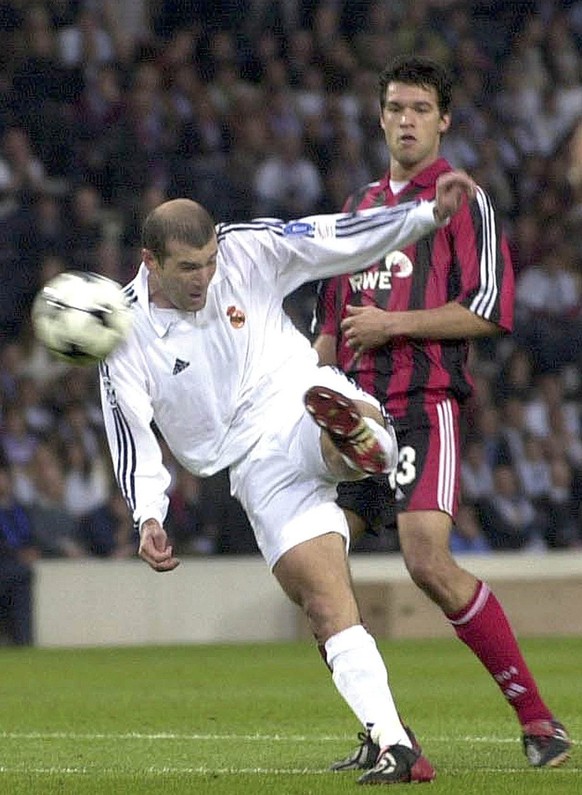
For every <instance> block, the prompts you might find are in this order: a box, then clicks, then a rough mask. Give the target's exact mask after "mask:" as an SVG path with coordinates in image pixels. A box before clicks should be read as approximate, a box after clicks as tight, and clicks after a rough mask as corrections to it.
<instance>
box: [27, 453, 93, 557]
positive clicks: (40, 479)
mask: <svg viewBox="0 0 582 795" xmlns="http://www.w3.org/2000/svg"><path fill="white" fill-rule="evenodd" d="M39 462H40V459H38V458H37V459H36V460H35V462H34V464H35V465H34V466H33V467H32V470H31V472H32V485H33V488H34V495H33V497H32V501H31V502H30V504H29V505H27V506H26V508H27V512H28V515H29V517H30V523H31V529H32V538H33V543H34V546H35V547H37V548H38V550H39V552H40V555H41V557H43V558H60V557H62V558H80V557H83V554H84V552H83V548H82V546H81V544H80V543H79V540H78V521H77V519H76V518H75V517H74V516H73V514H71V513H70V512H69V511H68V510H67V508H66V505H65V473H64V470H63V466H62V464H61V462H60V460H59V459H58V458H57V457H56V456H54V457H46V459H45V460H44V461H43V466H42V467H40V466H39Z"/></svg>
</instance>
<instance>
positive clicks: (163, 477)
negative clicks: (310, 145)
mask: <svg viewBox="0 0 582 795" xmlns="http://www.w3.org/2000/svg"><path fill="white" fill-rule="evenodd" d="M473 193H474V184H473V182H472V180H470V178H469V177H467V175H465V174H464V173H462V172H450V173H448V174H445V175H443V177H441V178H440V183H439V184H438V185H437V196H436V200H435V201H434V202H422V203H414V202H411V203H410V204H406V205H400V206H398V207H396V208H385V207H381V208H378V209H372V210H366V211H363V212H360V213H357V214H336V215H322V216H311V217H308V218H302V219H299V220H296V221H291V222H282V221H281V222H279V221H267V220H257V221H252V222H246V223H237V224H232V223H231V224H219V225H217V226H215V224H214V222H213V220H212V219H211V217H210V216H209V214H208V213H207V212H206V210H205V209H204V208H203V207H201V206H200V205H199V204H197V203H195V202H193V201H190V200H187V199H176V200H173V201H168V202H165V203H164V204H162V205H160V206H159V207H157V208H156V209H155V210H154V211H153V212H152V213H150V215H149V216H148V218H147V219H146V221H145V224H144V229H143V252H142V256H143V261H142V263H141V266H140V268H139V271H138V273H137V275H136V277H135V279H134V280H133V281H132V282H131V283H130V284H129V285H128V287H127V293H128V296H129V297H130V299H131V300H132V306H133V316H134V317H133V327H132V330H131V332H130V334H129V336H128V338H127V339H126V340H125V341H124V343H123V344H122V345H121V346H120V347H119V348H117V349H116V350H115V351H114V353H113V354H111V355H110V356H109V357H108V358H107V359H106V360H105V361H103V362H102V363H101V366H100V378H101V392H102V405H103V413H104V420H105V427H106V431H107V437H108V442H109V446H110V450H111V455H112V460H113V466H114V471H115V474H116V478H117V482H118V484H119V487H120V489H121V491H122V493H123V495H124V497H125V499H126V501H127V503H128V505H129V506H130V509H131V511H132V513H133V517H134V520H135V522H136V523H137V526H138V527H139V532H140V539H141V540H140V547H139V555H140V556H141V557H142V558H143V560H145V561H146V562H147V563H148V564H149V565H150V566H151V567H152V568H153V569H155V570H156V571H159V572H164V571H171V570H172V569H174V568H175V567H176V566H177V565H178V563H179V561H178V560H177V558H175V557H174V555H173V551H172V547H171V545H170V544H169V542H168V538H167V535H166V532H165V530H164V527H163V522H164V519H165V516H166V511H167V505H168V498H167V496H166V490H167V488H168V486H169V483H170V476H169V473H168V472H167V470H166V469H165V468H164V465H163V462H162V454H161V450H160V447H159V445H158V441H157V436H156V432H155V430H154V428H153V426H154V424H155V428H156V429H157V431H158V432H159V433H160V434H161V435H162V436H163V437H164V439H165V441H166V442H167V444H168V446H169V448H170V450H171V451H172V453H173V454H174V456H175V457H176V459H177V460H178V461H179V462H180V463H181V464H182V466H184V467H185V468H186V469H187V470H189V471H190V472H192V473H194V474H195V475H198V476H209V475H212V474H213V473H215V472H218V471H219V470H221V469H223V468H225V467H227V468H228V470H229V474H230V481H231V491H232V494H233V495H234V496H235V497H236V498H237V499H238V500H239V501H240V502H241V504H242V506H243V507H244V509H245V511H246V513H247V515H248V518H249V520H250V523H251V525H252V527H253V530H254V533H255V536H256V539H257V543H258V546H259V548H260V550H261V553H262V555H263V557H264V559H265V561H266V563H267V564H268V566H269V567H270V569H271V570H272V572H273V574H274V575H275V577H276V578H277V580H278V582H279V583H280V585H281V587H282V588H283V590H284V591H285V593H286V594H287V596H288V597H289V598H290V599H291V600H292V601H293V602H295V603H297V604H298V605H300V607H301V608H302V609H303V611H304V612H305V614H306V616H307V618H308V620H309V622H310V626H311V628H312V631H313V634H314V636H315V638H316V639H317V642H318V643H319V645H320V648H322V650H323V653H324V655H325V659H326V661H327V664H328V666H329V668H330V670H331V672H332V676H333V681H334V683H335V685H336V687H337V689H338V691H339V693H340V694H341V696H342V697H343V698H344V699H345V701H346V702H347V704H348V705H349V706H350V707H351V709H352V710H353V712H354V713H355V714H356V716H357V717H358V719H359V720H360V721H361V723H362V726H363V727H364V728H365V729H368V728H369V729H370V730H371V734H372V736H373V737H374V741H375V742H376V743H377V744H378V745H379V746H380V748H381V749H385V748H387V747H390V750H391V753H390V754H389V755H388V756H386V754H385V756H386V758H388V757H390V758H391V759H392V760H393V761H394V774H393V775H392V774H389V775H388V777H384V780H387V781H388V783H393V782H394V783H396V782H400V781H430V780H431V779H432V778H434V775H435V773H434V770H433V768H432V766H431V765H430V763H429V762H428V760H426V759H425V758H424V757H423V756H422V755H421V752H420V749H419V747H418V745H417V744H416V742H415V741H414V736H413V735H412V733H411V732H410V730H408V729H406V728H405V727H404V726H403V724H402V723H401V721H400V718H399V716H398V713H397V710H396V707H395V704H394V700H393V697H392V694H391V692H390V688H389V685H388V677H387V671H386V667H385V664H384V662H383V660H382V657H381V656H380V653H379V651H378V649H377V647H376V643H375V641H374V639H373V638H372V636H371V635H370V634H369V633H368V632H367V630H366V629H365V628H364V626H363V625H362V623H361V619H360V613H359V610H358V605H357V603H356V600H355V597H354V593H353V589H352V584H351V580H350V573H349V566H348V559H347V547H348V539H349V531H348V526H347V523H346V520H345V518H344V515H343V512H342V511H341V509H340V508H338V507H337V505H336V503H335V498H336V485H337V483H338V482H339V481H341V480H346V479H347V478H350V477H351V478H359V477H365V476H366V475H367V474H369V473H371V472H380V471H390V470H391V469H392V468H393V467H394V466H395V465H396V461H397V445H396V440H395V436H394V432H393V430H392V428H391V426H390V424H389V423H387V425H388V427H385V424H384V419H383V416H382V413H381V410H380V407H379V404H378V403H377V401H376V400H375V399H374V398H372V397H371V396H369V395H367V394H366V393H364V392H362V391H361V390H360V389H359V388H358V387H356V386H355V385H354V384H352V383H351V382H350V381H349V380H348V379H347V378H346V377H345V376H344V375H343V374H341V373H340V372H339V371H337V370H335V369H333V368H320V367H318V360H317V354H316V352H315V351H314V350H313V349H312V348H311V346H310V344H309V342H308V340H307V339H306V338H305V337H304V336H303V335H302V334H301V333H300V332H299V331H298V330H297V329H296V328H295V327H294V326H293V324H292V322H291V321H290V319H289V318H288V317H287V316H286V314H285V312H284V310H283V299H284V298H285V296H286V295H288V294H289V293H291V292H292V291H293V290H295V289H296V288H297V287H299V286H300V285H301V284H303V283H305V282H307V281H313V280H316V279H320V278H324V277H328V276H332V275H334V274H337V273H345V272H347V273H351V272H353V271H356V270H358V269H360V268H364V267H366V266H367V265H368V264H370V263H372V262H375V261H377V260H379V259H381V258H382V259H383V257H384V256H385V255H386V254H387V253H388V252H390V251H392V250H394V249H399V248H402V247H403V246H405V245H407V244H408V243H410V242H412V241H413V240H416V239H418V238H420V237H422V236H424V235H426V234H429V233H430V232H431V231H433V230H434V229H436V228H437V227H438V226H440V225H442V224H444V223H446V222H447V219H448V218H449V217H450V216H451V215H452V214H453V213H454V212H455V211H456V210H457V209H458V207H459V206H460V203H461V202H462V201H465V200H466V198H467V197H468V198H469V199H470V198H472V196H473ZM354 353H355V355H357V351H355V352H354ZM306 409H307V410H306ZM313 420H315V422H314V421H313ZM361 783H366V781H365V775H364V776H363V777H362V779H361Z"/></svg>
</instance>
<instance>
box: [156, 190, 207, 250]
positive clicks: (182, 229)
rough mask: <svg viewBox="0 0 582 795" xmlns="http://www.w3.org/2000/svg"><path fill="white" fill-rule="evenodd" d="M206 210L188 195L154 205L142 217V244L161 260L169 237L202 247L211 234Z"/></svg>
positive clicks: (195, 246)
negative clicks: (188, 197)
mask: <svg viewBox="0 0 582 795" xmlns="http://www.w3.org/2000/svg"><path fill="white" fill-rule="evenodd" d="M214 233H215V230H214V221H213V219H212V217H211V215H210V213H209V212H208V211H207V210H206V209H205V208H204V207H203V206H202V205H201V204H198V202H195V201H192V200H191V199H172V200H171V201H168V202H164V203H163V204H160V205H159V206H158V207H156V208H155V209H154V210H152V212H151V213H150V214H149V215H148V217H147V218H146V220H145V222H144V225H143V230H142V245H143V247H144V248H146V249H148V250H149V251H151V252H152V254H153V255H154V256H155V257H157V258H158V259H160V260H161V261H162V260H163V259H164V258H165V255H166V253H167V244H168V243H169V242H170V241H175V242H176V243H183V244H184V245H187V246H192V247H193V248H203V247H204V246H205V245H206V244H207V243H208V242H209V241H210V240H211V239H212V238H213V237H214Z"/></svg>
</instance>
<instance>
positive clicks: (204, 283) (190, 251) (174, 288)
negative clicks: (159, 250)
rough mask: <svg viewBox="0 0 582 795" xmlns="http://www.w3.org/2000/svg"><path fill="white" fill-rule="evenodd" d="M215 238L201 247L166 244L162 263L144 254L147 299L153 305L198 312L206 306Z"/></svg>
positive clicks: (212, 272)
mask: <svg viewBox="0 0 582 795" xmlns="http://www.w3.org/2000/svg"><path fill="white" fill-rule="evenodd" d="M217 254H218V244H217V242H216V237H215V236H213V237H212V239H211V240H210V241H209V242H208V243H206V245H205V246H203V247H202V248H194V247H193V246H188V245H186V244H184V243H178V242H176V241H170V242H169V243H168V244H167V246H166V256H165V257H164V259H163V262H160V261H159V260H158V259H157V257H154V255H153V254H152V253H151V252H150V251H148V250H147V249H146V250H144V252H143V258H144V262H145V263H146V265H147V267H148V268H149V271H150V297H151V298H152V300H153V302H154V303H155V304H156V306H159V307H162V308H164V307H165V308H172V307H173V308H175V309H181V310H182V311H183V312H198V311H199V310H200V309H204V307H205V305H206V296H207V294H208V286H209V284H210V282H211V281H212V278H213V276H214V274H215V272H216V257H217Z"/></svg>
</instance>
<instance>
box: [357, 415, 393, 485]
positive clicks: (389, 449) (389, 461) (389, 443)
mask: <svg viewBox="0 0 582 795" xmlns="http://www.w3.org/2000/svg"><path fill="white" fill-rule="evenodd" d="M364 422H365V423H366V425H367V426H368V428H369V429H370V430H371V431H372V433H373V434H374V436H375V437H376V439H377V440H378V442H379V444H380V446H381V448H382V450H384V455H385V456H386V468H385V469H384V472H392V470H393V469H396V466H397V465H398V441H397V440H396V431H395V430H394V428H393V427H392V423H388V427H387V428H385V427H384V426H383V425H380V423H379V422H376V420H374V419H372V417H364Z"/></svg>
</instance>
